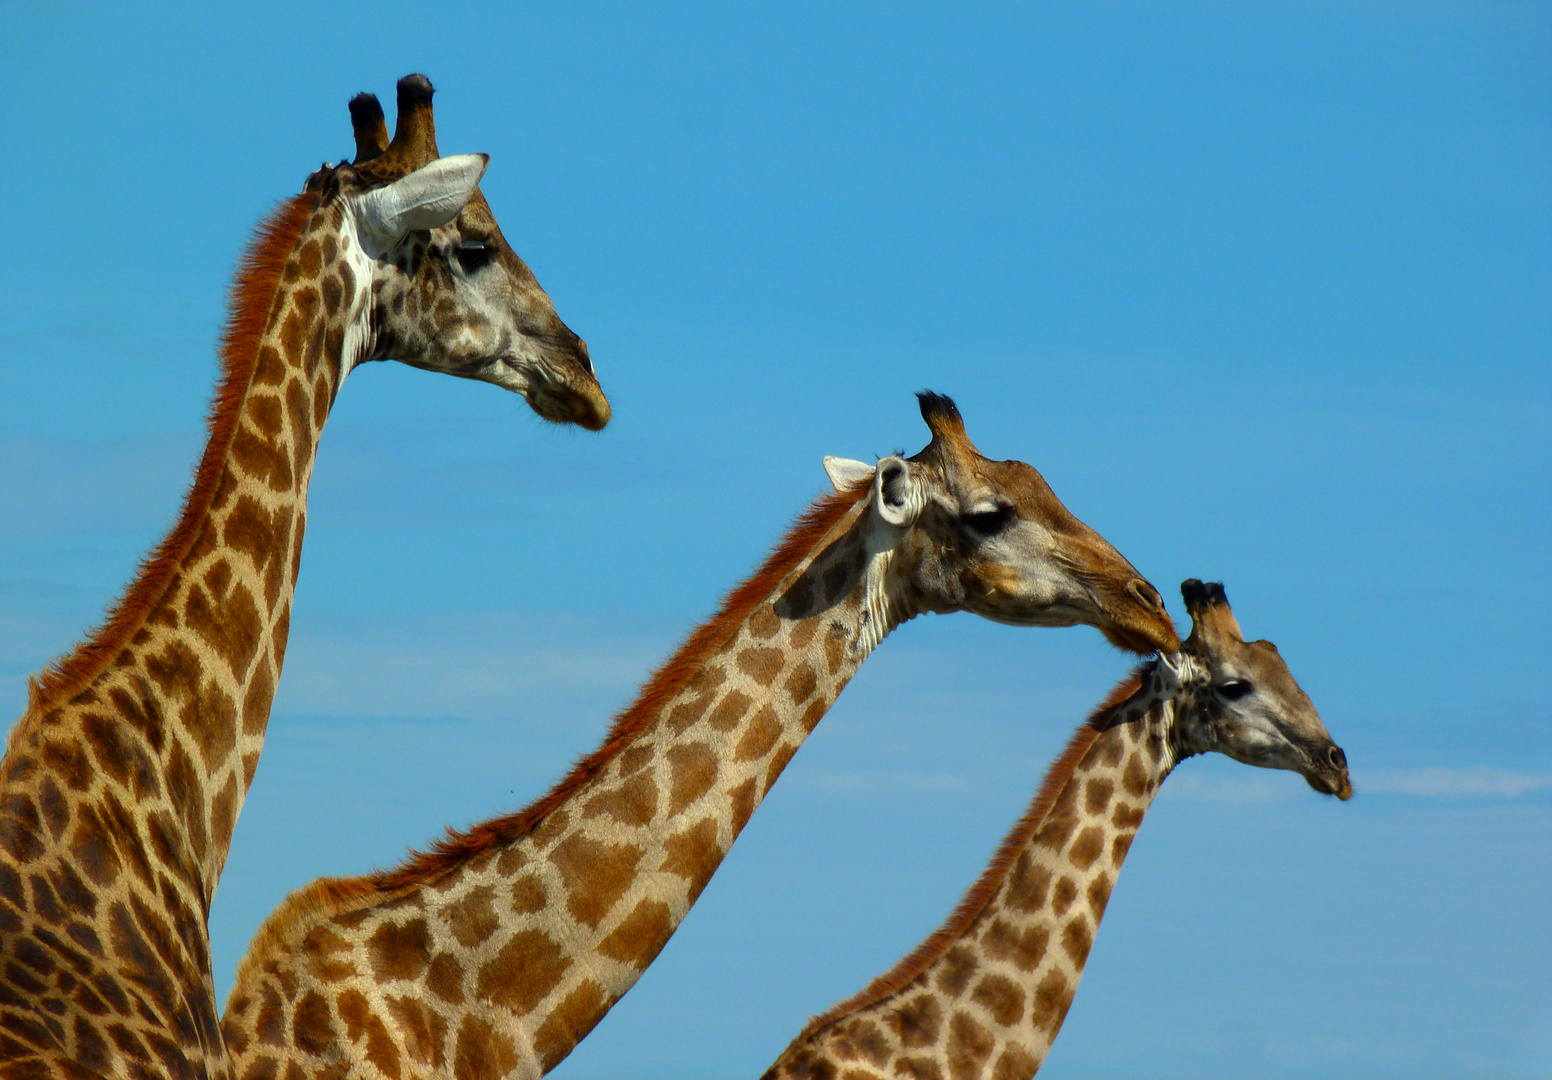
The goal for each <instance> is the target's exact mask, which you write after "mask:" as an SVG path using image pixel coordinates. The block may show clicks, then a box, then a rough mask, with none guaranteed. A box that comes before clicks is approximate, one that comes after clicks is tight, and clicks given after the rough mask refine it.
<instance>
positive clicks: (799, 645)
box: [787, 619, 819, 653]
mask: <svg viewBox="0 0 1552 1080" xmlns="http://www.w3.org/2000/svg"><path fill="white" fill-rule="evenodd" d="M818 629H819V620H818V619H804V620H803V621H801V622H796V623H793V624H792V632H791V633H789V634H788V635H787V648H789V649H791V650H792V651H793V652H795V653H796V652H802V651H803V650H804V649H806V648H808V643H809V642H810V641H812V640H814V631H815V630H818Z"/></svg>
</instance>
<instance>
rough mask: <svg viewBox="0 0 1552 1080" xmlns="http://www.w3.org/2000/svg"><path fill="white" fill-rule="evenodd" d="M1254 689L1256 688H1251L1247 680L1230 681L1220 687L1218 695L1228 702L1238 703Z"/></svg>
mask: <svg viewBox="0 0 1552 1080" xmlns="http://www.w3.org/2000/svg"><path fill="white" fill-rule="evenodd" d="M1253 689H1255V687H1253V686H1251V685H1250V683H1249V682H1248V681H1246V680H1245V679H1230V680H1229V681H1228V682H1226V683H1223V684H1222V685H1221V686H1219V687H1218V693H1220V694H1222V695H1223V696H1224V698H1225V699H1227V700H1228V701H1238V700H1239V699H1240V698H1242V697H1244V696H1245V695H1246V694H1248V693H1250V691H1252V690H1253Z"/></svg>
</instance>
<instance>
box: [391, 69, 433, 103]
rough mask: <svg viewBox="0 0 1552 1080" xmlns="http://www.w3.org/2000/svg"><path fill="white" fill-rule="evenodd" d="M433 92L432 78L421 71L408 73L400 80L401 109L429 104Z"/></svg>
mask: <svg viewBox="0 0 1552 1080" xmlns="http://www.w3.org/2000/svg"><path fill="white" fill-rule="evenodd" d="M433 93H434V91H433V90H432V87H431V80H430V79H428V78H426V77H425V76H424V75H422V74H420V73H419V72H416V73H415V74H413V75H406V76H404V78H402V79H400V80H399V110H400V111H401V112H402V111H403V110H404V109H406V108H408V107H409V106H411V105H428V104H430V102H431V95H432V94H433Z"/></svg>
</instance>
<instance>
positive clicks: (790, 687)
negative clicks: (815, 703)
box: [786, 660, 819, 705]
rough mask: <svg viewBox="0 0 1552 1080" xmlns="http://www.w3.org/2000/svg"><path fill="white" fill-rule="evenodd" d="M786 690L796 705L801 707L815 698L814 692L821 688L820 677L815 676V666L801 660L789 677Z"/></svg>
mask: <svg viewBox="0 0 1552 1080" xmlns="http://www.w3.org/2000/svg"><path fill="white" fill-rule="evenodd" d="M786 688H787V693H788V694H790V695H791V696H792V703H793V704H794V705H801V704H803V702H805V701H807V700H808V699H809V698H811V697H813V696H814V691H815V690H817V689H818V688H819V677H818V676H817V675H815V674H814V669H813V666H812V665H810V664H809V663H808V662H807V661H805V660H799V661H798V662H797V666H796V667H795V668H793V669H792V674H791V675H788V676H787V687H786Z"/></svg>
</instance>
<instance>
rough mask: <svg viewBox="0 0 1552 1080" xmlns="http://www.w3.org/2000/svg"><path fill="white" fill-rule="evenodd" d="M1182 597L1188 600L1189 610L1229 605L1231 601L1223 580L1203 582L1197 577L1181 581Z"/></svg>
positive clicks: (1187, 608)
mask: <svg viewBox="0 0 1552 1080" xmlns="http://www.w3.org/2000/svg"><path fill="white" fill-rule="evenodd" d="M1180 599H1182V600H1184V601H1185V602H1186V610H1187V611H1191V610H1193V609H1198V608H1207V607H1216V606H1217V605H1219V604H1223V605H1227V604H1228V602H1229V598H1228V595H1227V594H1226V593H1224V591H1223V585H1222V583H1221V582H1217V581H1209V582H1206V583H1203V582H1201V581H1198V580H1197V579H1196V578H1186V580H1184V581H1182V582H1181V583H1180Z"/></svg>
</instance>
